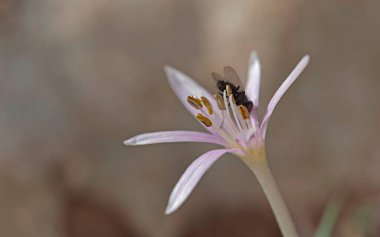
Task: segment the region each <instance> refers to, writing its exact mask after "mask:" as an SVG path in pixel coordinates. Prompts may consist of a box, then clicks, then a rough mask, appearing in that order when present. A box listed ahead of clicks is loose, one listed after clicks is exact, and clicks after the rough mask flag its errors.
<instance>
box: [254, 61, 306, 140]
mask: <svg viewBox="0 0 380 237" xmlns="http://www.w3.org/2000/svg"><path fill="white" fill-rule="evenodd" d="M308 63H309V56H308V55H305V56H304V57H303V58H302V59H301V61H300V62H299V63H298V64H297V66H296V67H295V68H294V69H293V71H292V72H291V73H290V74H289V76H288V77H287V78H286V79H285V81H284V82H283V83H282V85H281V86H280V88H278V90H277V91H276V93H275V94H274V96H273V97H272V99H271V100H270V102H269V104H268V108H267V110H266V112H265V115H264V118H263V121H262V123H261V126H260V129H261V131H262V134H263V137H265V133H266V130H267V127H268V122H269V119H270V117H271V115H272V113H273V110H274V108H275V107H276V105H277V103H278V101H279V100H280V99H281V97H282V96H283V95H284V94H285V92H286V91H287V90H288V88H289V87H290V86H291V85H292V84H293V82H294V81H295V80H296V79H297V78H298V76H299V75H300V74H301V72H302V71H303V70H304V69H305V67H306V66H307V64H308Z"/></svg>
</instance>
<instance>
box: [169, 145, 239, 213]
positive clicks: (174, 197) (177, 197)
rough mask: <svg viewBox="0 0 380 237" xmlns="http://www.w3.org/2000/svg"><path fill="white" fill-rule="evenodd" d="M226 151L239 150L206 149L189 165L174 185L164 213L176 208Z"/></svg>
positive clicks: (234, 150) (235, 150)
mask: <svg viewBox="0 0 380 237" xmlns="http://www.w3.org/2000/svg"><path fill="white" fill-rule="evenodd" d="M227 152H231V153H233V152H237V153H238V152H239V150H238V149H218V150H212V151H208V152H206V153H205V154H203V155H201V156H200V157H198V158H197V159H196V160H195V161H193V163H191V165H190V166H189V167H188V168H187V169H186V171H185V173H184V174H183V175H182V177H181V178H180V180H179V181H178V183H177V184H176V186H175V187H174V189H173V191H172V193H171V195H170V198H169V203H168V206H167V208H166V210H165V213H166V214H171V213H173V212H174V211H175V210H177V209H178V208H179V207H180V206H181V205H182V203H183V202H184V201H185V200H186V199H187V197H188V196H189V195H190V193H191V191H193V189H194V188H195V186H196V185H197V183H198V182H199V180H200V179H201V178H202V176H203V175H204V174H205V172H206V171H207V170H208V169H209V168H210V167H211V166H212V164H214V162H215V161H216V160H217V159H218V158H219V157H221V156H222V155H223V154H225V153H227Z"/></svg>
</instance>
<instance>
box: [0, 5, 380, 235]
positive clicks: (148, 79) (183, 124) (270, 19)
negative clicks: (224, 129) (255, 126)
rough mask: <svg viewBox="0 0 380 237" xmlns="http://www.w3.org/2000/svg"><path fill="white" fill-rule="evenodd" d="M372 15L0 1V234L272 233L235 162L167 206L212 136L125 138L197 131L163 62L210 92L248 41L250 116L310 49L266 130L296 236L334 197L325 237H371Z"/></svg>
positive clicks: (379, 113)
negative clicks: (255, 62) (332, 220)
mask: <svg viewBox="0 0 380 237" xmlns="http://www.w3.org/2000/svg"><path fill="white" fill-rule="evenodd" d="M379 10H380V2H379V1H376V0H373V1H370V0H368V1H366V0H364V1H355V0H335V1H318V0H315V1H300V0H286V1H275V0H266V1H264V0H261V1H260V0H254V1H245V0H244V1H243V0H237V1H236V0H235V1H216V0H205V1H191V0H184V1H175V0H160V1H144V0H142V1H137V0H66V1H60V0H33V1H30V0H0V235H1V236H9V237H10V236H12V237H13V236H17V237H23V236H25V237H26V236H28V237H29V236H36V237H37V236H38V237H45V236H46V237H55V236H57V237H58V236H59V237H64V236H70V237H84V236H93V237H103V236H107V237H125V236H132V237H133V236H140V237H141V236H146V237H151V236H158V237H177V236H178V237H190V236H191V237H193V236H197V237H198V236H242V237H245V236H280V234H279V231H278V228H277V226H276V223H275V221H274V217H273V215H272V213H271V210H270V209H269V206H268V204H267V202H266V200H265V198H264V195H263V193H262V192H261V190H260V188H259V186H258V184H257V182H256V180H255V178H254V177H253V176H252V175H251V173H250V172H249V170H248V169H247V168H246V167H245V166H244V165H243V163H242V162H240V161H239V160H238V159H235V158H234V157H232V156H226V157H224V158H223V159H221V160H220V161H219V162H217V163H216V165H215V166H214V167H213V168H212V169H211V170H210V171H209V173H207V175H206V176H205V177H204V179H203V180H202V181H201V183H200V185H199V186H198V187H197V188H196V190H195V192H194V193H193V194H192V195H191V197H190V199H189V200H188V202H186V203H185V205H184V206H183V207H182V208H180V209H179V211H177V212H176V213H175V214H173V215H170V216H165V215H164V209H165V206H166V204H167V200H168V197H169V194H170V191H171V189H172V188H173V186H174V184H175V183H176V182H177V180H178V178H179V177H180V175H181V174H182V172H183V171H184V169H185V168H186V167H187V165H189V164H190V163H191V161H192V160H193V159H194V158H196V157H197V156H198V155H200V154H201V153H202V152H204V151H206V150H207V149H209V148H210V147H211V146H208V145H202V144H164V145H152V146H146V147H125V146H124V145H123V144H122V141H123V140H124V139H126V138H129V137H131V136H133V135H136V134H138V133H142V132H148V131H157V130H174V129H191V130H202V128H201V127H200V126H199V125H198V124H197V122H196V121H195V120H194V119H193V118H192V116H190V115H189V113H188V112H187V111H185V109H184V108H182V105H181V104H180V102H179V101H178V100H177V98H176V97H175V95H174V93H173V92H172V91H171V90H170V88H169V86H168V84H167V81H166V79H165V76H164V73H163V70H162V67H163V66H164V65H165V64H169V65H172V66H174V67H177V68H178V69H181V70H183V71H184V72H186V73H188V74H189V75H191V76H192V77H194V78H196V79H197V80H198V81H199V82H200V83H201V84H202V85H204V86H205V87H206V88H208V89H210V90H213V89H214V85H213V82H212V80H210V74H209V73H210V72H211V71H220V70H221V69H222V67H223V66H225V65H231V66H233V67H235V68H236V69H237V71H238V72H239V73H240V75H241V77H242V78H245V77H246V71H247V62H248V56H249V54H250V51H251V50H253V49H256V50H257V51H258V53H259V56H260V59H261V64H262V75H263V78H262V87H261V89H262V90H261V92H262V93H261V95H262V96H261V105H262V106H261V108H260V112H261V113H263V112H264V110H265V106H266V104H267V103H268V101H269V99H270V98H271V96H272V95H273V93H274V92H275V90H276V89H277V88H278V86H279V85H280V84H281V82H282V81H283V79H284V78H285V77H286V76H287V74H288V73H289V72H290V70H291V69H292V68H293V67H294V66H295V65H296V63H297V62H298V60H299V59H300V58H301V57H302V56H303V55H304V54H306V53H308V54H310V56H311V63H310V65H309V67H308V68H307V69H306V71H305V72H304V73H303V74H302V76H301V78H300V79H299V81H297V83H296V84H295V85H294V86H292V88H291V89H290V90H289V92H288V93H287V94H286V96H285V97H284V98H283V100H282V101H281V102H280V103H279V105H278V107H277V109H276V111H275V113H274V115H273V117H272V119H271V122H270V126H269V131H268V136H267V137H268V139H267V150H268V157H269V161H270V164H271V166H272V169H273V172H274V174H275V177H276V179H277V180H278V183H279V186H280V188H281V190H282V191H283V193H284V197H285V199H286V202H287V203H288V204H289V207H290V210H291V212H292V214H293V216H294V218H295V220H296V223H297V227H298V229H299V231H300V233H301V234H302V236H305V237H309V236H312V233H313V231H314V229H315V228H316V226H317V224H318V220H319V218H320V216H321V213H322V211H323V208H324V206H325V205H326V203H327V200H329V199H330V198H331V197H333V196H335V197H339V198H340V199H342V200H344V207H343V213H342V215H341V217H340V218H339V221H338V226H337V228H336V229H335V232H334V236H345V237H347V236H348V237H361V236H371V237H375V236H379V235H380V215H379V213H380V202H379V200H380V146H379V141H380V139H379V134H380V123H379V121H380V79H379V76H380V66H379V62H380V46H379V42H380V24H379V23H380V14H379ZM358 208H361V209H363V208H364V209H365V210H366V211H365V212H364V213H365V215H364V216H365V217H363V218H361V220H360V221H358V220H357V218H356V217H355V213H356V212H357V210H358ZM361 209H360V210H361ZM359 219H360V218H359ZM363 220H364V221H363ZM362 222H365V225H366V228H365V229H366V230H365V231H363V230H362V229H363V228H362V227H361V224H360V223H362Z"/></svg>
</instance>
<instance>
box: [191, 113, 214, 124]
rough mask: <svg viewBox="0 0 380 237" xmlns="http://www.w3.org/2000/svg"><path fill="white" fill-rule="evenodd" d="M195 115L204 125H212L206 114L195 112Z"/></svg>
mask: <svg viewBox="0 0 380 237" xmlns="http://www.w3.org/2000/svg"><path fill="white" fill-rule="evenodd" d="M195 117H196V118H197V119H198V120H199V121H200V122H201V123H203V124H204V125H205V126H206V127H211V126H212V122H211V120H210V119H209V118H207V117H206V116H204V115H203V114H196V115H195Z"/></svg>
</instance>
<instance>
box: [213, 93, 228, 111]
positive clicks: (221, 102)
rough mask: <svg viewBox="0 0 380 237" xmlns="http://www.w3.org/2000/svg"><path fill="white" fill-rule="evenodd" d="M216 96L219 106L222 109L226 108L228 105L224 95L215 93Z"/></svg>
mask: <svg viewBox="0 0 380 237" xmlns="http://www.w3.org/2000/svg"><path fill="white" fill-rule="evenodd" d="M214 98H215V100H216V104H217V105H218V108H219V109H220V110H226V107H225V106H224V101H223V99H222V97H221V96H220V95H219V94H215V95H214Z"/></svg>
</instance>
